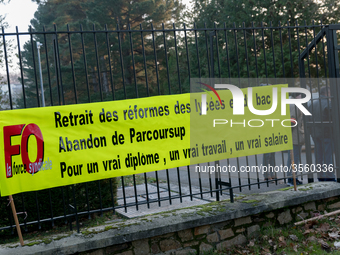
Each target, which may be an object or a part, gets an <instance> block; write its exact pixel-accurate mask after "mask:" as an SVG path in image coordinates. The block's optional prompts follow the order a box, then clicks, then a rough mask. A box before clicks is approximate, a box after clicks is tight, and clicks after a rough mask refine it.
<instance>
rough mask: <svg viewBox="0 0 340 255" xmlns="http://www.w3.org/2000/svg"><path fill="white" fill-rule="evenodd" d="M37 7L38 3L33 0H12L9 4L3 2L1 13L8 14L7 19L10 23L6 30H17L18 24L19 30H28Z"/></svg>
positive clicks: (0, 8) (0, 7)
mask: <svg viewBox="0 0 340 255" xmlns="http://www.w3.org/2000/svg"><path fill="white" fill-rule="evenodd" d="M37 8H38V5H37V4H36V3H33V2H32V1H31V0H11V1H10V3H8V4H1V5H0V15H6V18H5V21H6V22H7V23H8V24H9V25H10V27H9V28H8V29H6V30H5V32H15V27H16V26H18V29H19V32H27V30H28V26H29V25H30V20H31V19H33V18H34V12H35V11H36V10H37Z"/></svg>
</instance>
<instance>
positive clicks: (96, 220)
mask: <svg viewBox="0 0 340 255" xmlns="http://www.w3.org/2000/svg"><path fill="white" fill-rule="evenodd" d="M119 218H120V217H119V216H118V215H114V214H113V213H112V212H106V213H103V215H102V216H99V215H97V214H92V216H91V219H89V218H88V217H84V218H80V219H79V223H80V232H83V231H82V229H84V228H90V227H95V226H99V225H104V224H105V222H106V221H110V220H115V219H119ZM72 225H73V230H76V226H75V222H72ZM109 227H110V226H108V227H107V228H109ZM105 230H109V229H105ZM84 231H85V232H86V230H84ZM71 234H72V231H70V226H69V224H63V225H60V226H54V227H53V229H49V230H47V231H42V230H40V231H34V232H27V233H25V231H22V235H23V239H24V242H25V243H26V245H28V246H32V245H35V244H38V243H50V242H51V241H52V237H51V236H52V235H58V236H56V237H54V238H53V240H59V239H61V238H64V237H67V236H70V235H71ZM28 240H30V243H28V242H27V241H28ZM35 240H39V241H35ZM15 242H18V236H17V235H16V232H14V235H13V236H6V237H4V238H1V239H0V244H8V243H15Z"/></svg>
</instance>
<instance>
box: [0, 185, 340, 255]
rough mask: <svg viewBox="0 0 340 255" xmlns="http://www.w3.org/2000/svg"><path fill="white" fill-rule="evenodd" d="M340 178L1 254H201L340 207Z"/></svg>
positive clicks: (0, 250)
mask: <svg viewBox="0 0 340 255" xmlns="http://www.w3.org/2000/svg"><path fill="white" fill-rule="evenodd" d="M339 195H340V184H339V183H314V184H308V185H303V186H299V190H298V191H294V190H292V189H288V190H287V189H284V190H278V191H272V192H267V193H260V194H253V195H250V196H245V197H242V198H240V199H237V200H236V201H235V203H230V202H229V201H222V202H214V203H210V204H207V205H203V206H196V207H190V208H184V209H180V210H176V211H170V212H166V213H160V214H154V215H149V216H145V217H141V218H135V219H129V220H125V221H121V222H114V223H112V224H108V225H105V226H99V227H95V228H89V229H86V230H83V231H82V233H80V234H73V235H71V236H69V237H67V238H62V239H60V238H59V239H58V240H52V241H51V242H50V243H47V244H46V243H41V244H38V245H33V246H31V247H27V246H24V247H17V248H8V247H3V246H0V254H8V255H11V254H21V255H26V254H41V255H44V254H75V253H77V254H82V255H85V254H89V255H90V254H91V255H108V254H119V255H139V254H177V255H178V254H200V253H202V252H203V251H208V250H211V249H223V248H225V247H229V246H231V245H235V244H243V243H245V242H247V240H248V238H251V237H252V235H256V233H257V231H259V230H260V228H261V227H269V226H273V227H275V226H283V225H285V224H293V223H294V222H296V221H300V220H302V219H306V218H309V217H311V216H314V214H315V213H319V212H321V213H322V214H323V213H324V211H325V210H326V211H327V212H330V211H332V210H336V209H340V197H339Z"/></svg>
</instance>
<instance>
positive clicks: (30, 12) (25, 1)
mask: <svg viewBox="0 0 340 255" xmlns="http://www.w3.org/2000/svg"><path fill="white" fill-rule="evenodd" d="M182 1H183V3H184V4H185V5H186V6H187V7H188V5H189V1H190V0H182ZM37 7H38V5H37V4H36V3H33V2H32V1H31V0H11V1H10V3H7V4H5V5H3V4H1V5H0V15H6V19H5V21H6V22H7V23H8V24H9V25H10V27H9V28H8V29H6V30H5V32H15V27H16V26H18V29H19V32H26V31H27V30H28V26H29V25H30V20H31V19H33V18H34V12H35V11H36V10H37Z"/></svg>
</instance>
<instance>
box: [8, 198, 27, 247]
mask: <svg viewBox="0 0 340 255" xmlns="http://www.w3.org/2000/svg"><path fill="white" fill-rule="evenodd" d="M9 203H10V204H11V208H12V213H13V218H14V221H15V226H16V228H17V232H18V236H19V240H20V244H21V246H24V239H23V238H22V234H21V229H20V225H19V220H18V215H17V211H16V209H15V205H14V200H13V197H12V195H9Z"/></svg>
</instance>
